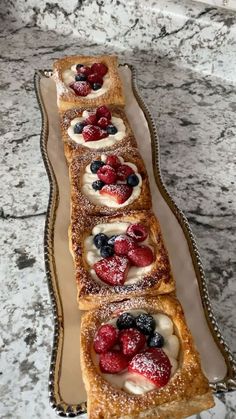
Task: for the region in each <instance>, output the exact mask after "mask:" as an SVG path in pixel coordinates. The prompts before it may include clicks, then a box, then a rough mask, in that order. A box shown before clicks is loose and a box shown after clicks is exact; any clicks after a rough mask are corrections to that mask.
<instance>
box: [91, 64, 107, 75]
mask: <svg viewBox="0 0 236 419" xmlns="http://www.w3.org/2000/svg"><path fill="white" fill-rule="evenodd" d="M91 70H92V72H93V73H98V74H100V76H105V74H107V72H108V68H107V66H106V65H105V64H103V63H94V64H93V65H92V67H91Z"/></svg>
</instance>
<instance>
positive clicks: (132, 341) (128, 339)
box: [119, 329, 146, 356]
mask: <svg viewBox="0 0 236 419" xmlns="http://www.w3.org/2000/svg"><path fill="white" fill-rule="evenodd" d="M119 342H120V344H121V350H122V352H123V354H124V355H127V356H134V355H136V354H137V353H138V352H139V351H141V349H143V348H144V345H145V343H146V337H145V335H143V333H141V332H139V330H137V329H125V330H122V331H121V332H120V333H119Z"/></svg>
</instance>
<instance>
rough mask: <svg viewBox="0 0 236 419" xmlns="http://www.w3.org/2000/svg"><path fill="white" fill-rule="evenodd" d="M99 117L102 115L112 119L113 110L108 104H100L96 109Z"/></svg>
mask: <svg viewBox="0 0 236 419" xmlns="http://www.w3.org/2000/svg"><path fill="white" fill-rule="evenodd" d="M96 115H97V118H98V119H99V118H101V117H102V116H105V118H107V119H108V121H110V120H111V112H110V111H109V109H108V108H107V107H106V106H99V108H97V110H96Z"/></svg>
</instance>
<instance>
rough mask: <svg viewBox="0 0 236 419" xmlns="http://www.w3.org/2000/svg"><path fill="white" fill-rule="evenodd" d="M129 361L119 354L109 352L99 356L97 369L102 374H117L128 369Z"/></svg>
mask: <svg viewBox="0 0 236 419" xmlns="http://www.w3.org/2000/svg"><path fill="white" fill-rule="evenodd" d="M128 363H129V360H128V358H126V357H125V355H123V354H122V353H121V352H118V351H110V352H106V353H105V354H101V355H100V361H99V367H100V369H101V371H102V372H103V373H108V374H117V373H118V372H121V371H123V370H125V369H126V368H127V367H128Z"/></svg>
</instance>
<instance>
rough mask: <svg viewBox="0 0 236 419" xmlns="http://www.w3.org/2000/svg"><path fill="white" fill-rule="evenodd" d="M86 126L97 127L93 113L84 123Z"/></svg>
mask: <svg viewBox="0 0 236 419" xmlns="http://www.w3.org/2000/svg"><path fill="white" fill-rule="evenodd" d="M83 122H84V124H86V125H97V117H96V114H95V113H91V114H90V115H89V116H88V118H86V119H85V120H84V121H83Z"/></svg>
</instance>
